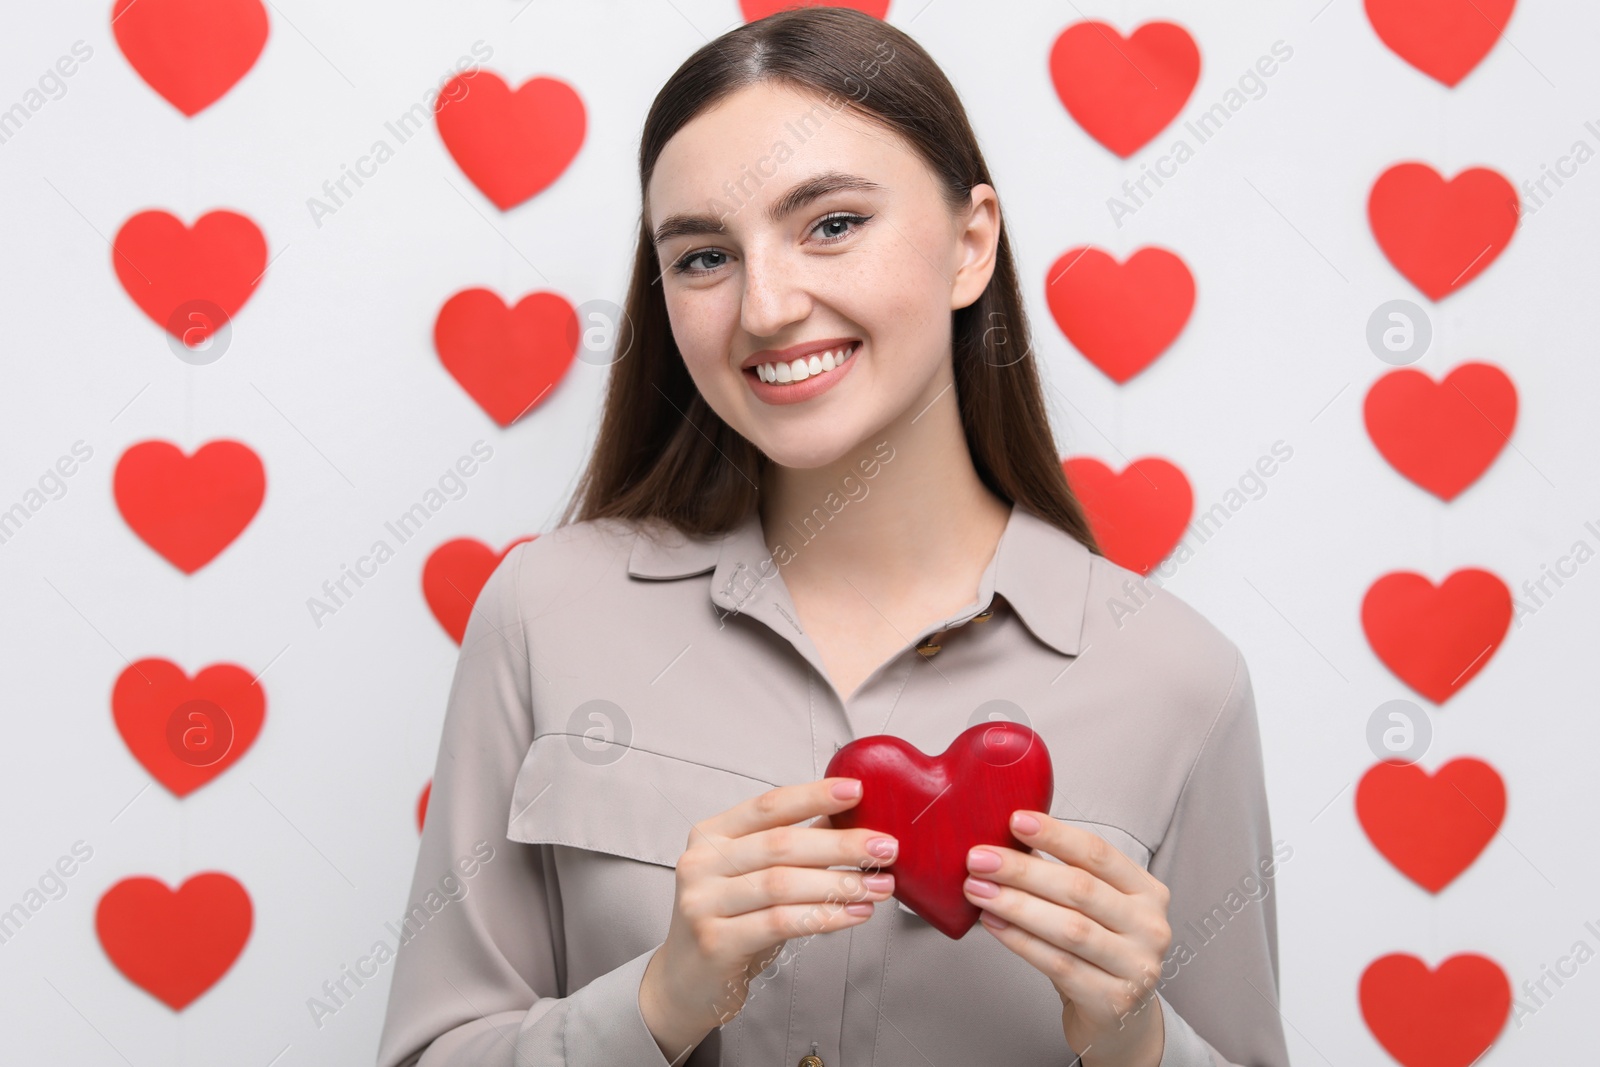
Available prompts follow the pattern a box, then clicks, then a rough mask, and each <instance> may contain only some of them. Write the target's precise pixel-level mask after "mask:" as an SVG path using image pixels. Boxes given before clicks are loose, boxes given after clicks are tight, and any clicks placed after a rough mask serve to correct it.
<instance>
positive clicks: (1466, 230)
mask: <svg viewBox="0 0 1600 1067" xmlns="http://www.w3.org/2000/svg"><path fill="white" fill-rule="evenodd" d="M1519 209H1520V202H1519V201H1518V199H1517V191H1516V189H1514V188H1512V186H1511V183H1510V182H1508V181H1506V180H1505V178H1503V177H1501V176H1500V175H1499V174H1497V173H1495V172H1494V171H1492V170H1490V169H1488V168H1487V167H1469V168H1468V169H1466V170H1464V171H1462V172H1461V173H1459V174H1457V175H1456V176H1455V177H1454V178H1451V179H1450V180H1449V181H1448V182H1447V181H1445V179H1444V177H1443V176H1442V175H1441V174H1440V173H1439V172H1438V171H1436V170H1434V169H1433V168H1432V167H1430V166H1428V165H1427V164H1426V163H1397V164H1395V165H1394V166H1392V167H1390V168H1389V169H1388V170H1386V171H1384V172H1383V173H1382V174H1381V175H1379V176H1378V180H1377V181H1376V182H1374V183H1373V184H1372V192H1371V193H1370V194H1369V195H1368V197H1367V220H1368V222H1369V223H1370V224H1371V226H1372V235H1373V236H1374V237H1375V238H1377V241H1378V247H1379V248H1381V249H1383V254H1384V255H1385V256H1387V257H1389V262H1390V263H1392V264H1394V267H1395V269H1396V270H1398V271H1399V272H1400V273H1401V274H1403V275H1405V276H1406V277H1407V278H1408V279H1410V281H1411V284H1413V285H1415V286H1416V287H1417V288H1418V289H1421V290H1422V291H1423V292H1424V293H1426V294H1427V295H1428V296H1429V298H1431V299H1433V300H1442V299H1443V298H1444V297H1446V296H1448V295H1449V294H1450V293H1453V292H1455V291H1456V290H1457V289H1460V288H1461V287H1462V286H1464V285H1466V284H1467V283H1468V282H1470V281H1472V279H1474V278H1476V277H1477V276H1478V275H1480V274H1482V273H1483V272H1484V270H1485V269H1487V268H1488V266H1489V264H1491V263H1493V262H1494V261H1495V259H1496V258H1497V257H1498V256H1499V255H1500V253H1501V252H1503V251H1505V248H1506V245H1508V244H1510V242H1511V235H1512V234H1513V233H1514V232H1515V231H1516V228H1517V213H1518V211H1519Z"/></svg>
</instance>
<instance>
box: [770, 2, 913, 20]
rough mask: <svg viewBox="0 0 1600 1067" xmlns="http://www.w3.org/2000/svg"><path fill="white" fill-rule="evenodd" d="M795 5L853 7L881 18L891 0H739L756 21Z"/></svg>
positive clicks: (886, 12) (887, 9) (886, 11)
mask: <svg viewBox="0 0 1600 1067" xmlns="http://www.w3.org/2000/svg"><path fill="white" fill-rule="evenodd" d="M793 7H851V8H855V9H856V10H857V11H860V12H863V13H864V14H868V15H871V16H872V17H873V18H877V19H881V18H883V17H884V16H885V15H887V14H888V13H889V0H739V13H740V14H742V15H743V16H744V20H745V21H746V22H755V21H756V20H757V19H764V18H766V17H767V16H768V15H773V14H776V13H778V12H779V11H787V10H789V9H790V8H793Z"/></svg>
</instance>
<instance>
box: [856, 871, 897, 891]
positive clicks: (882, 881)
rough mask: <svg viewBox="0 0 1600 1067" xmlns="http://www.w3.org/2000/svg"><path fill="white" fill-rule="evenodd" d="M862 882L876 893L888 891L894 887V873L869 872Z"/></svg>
mask: <svg viewBox="0 0 1600 1067" xmlns="http://www.w3.org/2000/svg"><path fill="white" fill-rule="evenodd" d="M861 884H862V885H864V886H866V887H867V888H868V889H870V890H872V891H873V892H874V893H887V892H888V891H889V890H891V889H893V888H894V875H892V874H869V875H867V876H865V877H864V878H862V879H861Z"/></svg>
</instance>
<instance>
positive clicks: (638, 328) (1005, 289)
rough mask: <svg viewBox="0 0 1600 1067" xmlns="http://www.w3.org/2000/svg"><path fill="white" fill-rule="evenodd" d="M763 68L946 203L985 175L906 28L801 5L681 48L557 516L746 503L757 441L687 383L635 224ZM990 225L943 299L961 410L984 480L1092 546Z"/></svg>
mask: <svg viewBox="0 0 1600 1067" xmlns="http://www.w3.org/2000/svg"><path fill="white" fill-rule="evenodd" d="M763 81H772V82H777V83H780V84H785V85H787V86H790V87H793V88H796V89H800V90H805V91H809V92H811V93H814V94H816V95H819V96H821V97H824V98H826V99H828V100H829V102H830V103H837V104H838V105H839V106H845V107H850V108H852V109H853V111H854V112H855V113H857V114H859V115H861V116H862V117H863V118H865V119H867V120H869V121H872V122H875V123H877V124H878V125H880V126H882V127H883V128H885V129H888V130H890V131H892V132H893V133H896V134H898V135H899V136H900V137H902V138H903V139H904V140H905V141H906V142H907V143H909V145H910V146H911V147H912V148H913V149H915V150H916V152H917V153H918V154H919V155H920V156H921V157H922V159H923V160H924V161H925V162H926V164H927V165H928V167H929V168H931V170H932V171H933V173H934V174H935V175H936V176H937V177H938V178H939V181H940V185H941V187H942V190H943V192H944V195H945V199H946V202H947V203H948V204H949V206H950V208H951V210H952V211H955V210H958V209H964V208H966V207H967V206H969V205H970V203H971V196H970V194H971V190H972V187H973V186H974V185H978V184H980V183H987V184H991V185H992V184H993V183H992V182H991V181H990V178H989V167H988V165H987V164H986V163H985V162H984V159H983V154H982V153H981V152H980V151H979V149H978V141H977V138H976V137H975V136H974V135H973V132H972V127H971V125H970V124H969V123H968V121H967V115H966V110H965V109H964V108H963V107H962V106H961V100H960V98H959V97H958V96H957V95H956V92H955V89H954V88H953V87H952V86H951V85H950V82H949V80H948V79H947V78H946V77H945V75H944V72H943V71H941V70H940V69H939V67H938V65H937V64H936V63H934V61H933V59H932V57H930V56H929V55H928V54H927V52H925V51H924V50H923V49H922V47H921V46H920V45H918V44H917V43H916V42H915V41H914V40H912V39H911V38H910V37H909V36H907V35H906V34H905V33H903V32H901V31H900V30H898V29H895V28H894V27H893V26H890V25H889V24H887V23H885V22H882V21H880V20H879V19H876V18H873V17H872V16H871V15H867V14H863V13H862V12H859V11H855V10H853V9H850V8H838V7H802V8H796V9H791V10H788V11H782V12H779V13H778V14H775V15H769V16H768V17H766V18H764V19H760V20H758V21H755V22H750V23H747V24H745V25H743V26H740V27H738V28H736V29H733V30H730V31H729V32H727V33H725V34H723V35H722V36H721V37H719V38H717V39H716V40H715V41H712V42H710V43H709V44H707V45H705V46H704V47H703V48H701V49H700V50H699V51H697V52H695V53H694V54H693V55H692V56H690V57H689V58H688V59H687V60H686V61H684V63H683V65H682V66H680V67H679V68H678V69H677V71H676V72H675V73H674V74H673V75H672V77H671V78H669V79H668V80H667V83H666V85H664V86H663V87H662V88H661V91H660V92H659V93H658V94H657V95H656V99H655V101H654V103H652V104H651V107H650V113H649V115H648V116H647V117H646V118H645V123H644V131H643V133H642V135H641V137H640V143H639V190H640V203H641V205H642V206H641V211H640V216H639V240H638V246H637V250H636V251H635V253H634V259H633V278H632V280H631V281H630V282H629V285H628V296H627V304H626V307H625V308H624V311H625V315H624V317H623V321H622V322H621V324H620V325H619V328H618V332H617V335H616V340H617V347H616V352H617V353H619V354H620V358H618V359H617V360H616V361H615V362H614V363H613V364H612V370H611V377H610V381H609V384H608V386H607V390H606V398H605V407H604V411H603V413H602V415H601V421H600V430H599V435H598V437H597V439H596V442H595V446H594V452H593V454H592V455H591V456H590V459H589V464H588V467H587V468H586V469H585V471H584V473H583V475H582V477H581V479H580V481H579V483H578V486H577V488H576V490H575V492H574V496H573V499H572V500H571V501H569V503H568V505H567V509H566V511H565V512H564V513H563V515H562V518H561V522H560V525H565V524H566V523H567V522H569V521H573V517H574V514H576V521H585V520H590V519H601V518H619V519H624V520H633V521H656V520H659V521H664V522H666V523H669V524H671V525H673V526H676V527H677V528H678V529H680V530H682V531H684V532H686V533H690V534H695V535H709V534H716V533H723V532H726V531H727V530H729V529H731V528H732V527H733V526H735V525H736V524H737V523H738V522H739V521H740V520H741V519H742V518H744V517H745V516H746V515H747V514H748V513H749V512H750V510H751V509H752V508H754V507H755V506H756V503H757V498H758V496H759V490H758V487H759V486H760V484H761V474H762V468H763V465H764V464H766V463H768V462H770V461H769V460H768V459H767V457H766V456H765V455H763V454H762V453H761V451H760V450H759V449H758V448H756V447H755V446H754V445H753V444H751V443H750V442H749V441H748V440H746V439H745V438H744V437H743V436H741V435H740V434H739V433H738V432H736V431H735V430H734V429H733V428H732V427H730V426H728V424H727V423H725V422H724V421H723V420H722V418H721V417H719V416H718V415H717V413H716V412H715V411H713V410H712V409H711V406H710V405H709V404H707V403H706V401H705V399H704V398H703V397H702V396H701V395H700V391H699V390H698V389H697V388H695V385H694V381H693V379H692V378H690V376H689V371H688V368H687V367H686V366H685V365H684V362H683V358H682V356H681V355H680V354H679V352H678V347H677V343H676V342H675V341H674V339H673V337H672V329H671V325H670V323H669V321H668V319H667V307H666V300H665V297H664V295H663V293H662V290H661V287H660V285H659V284H658V279H659V278H660V270H659V264H658V257H657V255H656V252H655V247H654V243H653V239H652V234H651V232H650V228H649V223H648V200H647V196H648V189H649V186H650V177H651V174H652V173H653V172H654V169H655V165H656V160H657V158H658V157H659V156H660V154H661V150H662V148H663V147H665V145H666V143H667V142H668V141H669V140H670V139H671V138H672V135H673V134H675V133H677V132H678V131H679V130H680V129H682V128H683V127H684V126H685V125H686V124H687V123H689V122H690V121H691V120H692V119H694V118H695V117H696V116H697V115H699V114H700V113H701V112H703V111H705V110H707V109H708V108H711V107H712V106H714V105H715V104H717V103H718V102H719V101H721V100H722V99H723V98H724V97H726V96H728V95H730V94H731V93H734V92H736V91H738V90H740V89H743V88H745V87H747V86H750V85H753V84H756V83H758V82H763ZM1007 231H1008V227H1006V226H1005V225H1004V224H1003V222H1002V225H1001V229H1000V241H999V247H998V249H997V254H996V260H995V269H994V274H993V276H992V277H991V278H990V280H989V284H988V287H987V288H986V289H985V290H984V292H983V295H982V296H980V297H979V298H978V299H977V300H976V301H974V302H973V303H972V304H970V305H968V306H967V307H964V308H959V309H956V310H955V311H953V312H951V314H952V315H953V316H954V317H953V319H952V322H951V335H952V358H953V361H954V365H953V373H954V379H955V390H956V395H957V397H958V404H959V407H960V412H961V423H962V427H963V429H964V431H965V434H966V439H967V447H968V449H969V450H970V452H971V455H972V461H973V466H974V467H975V468H976V470H977V472H978V476H979V477H980V478H981V479H982V480H983V483H984V484H985V485H986V486H988V488H989V489H990V490H991V491H992V492H994V494H995V495H996V496H998V497H1000V498H1001V499H1003V500H1005V501H1006V502H1007V503H1010V504H1017V505H1020V506H1022V507H1024V508H1026V509H1027V510H1030V511H1032V512H1034V513H1035V514H1037V515H1038V516H1040V517H1041V518H1043V519H1045V520H1046V521H1048V522H1050V523H1053V524H1054V525H1056V526H1058V527H1060V528H1061V529H1062V530H1065V531H1066V532H1067V533H1068V534H1071V535H1072V536H1073V537H1075V538H1077V539H1078V540H1079V541H1080V542H1082V543H1083V544H1084V545H1086V546H1088V548H1089V549H1090V550H1091V551H1094V552H1099V549H1098V548H1097V546H1096V544H1095V540H1094V535H1093V533H1092V532H1091V530H1090V528H1089V523H1088V521H1087V519H1086V518H1085V516H1084V513H1083V510H1082V508H1081V506H1080V505H1079V503H1078V500H1077V498H1076V497H1075V496H1074V495H1073V493H1072V490H1071V489H1070V488H1069V487H1068V485H1067V480H1066V476H1065V475H1064V473H1063V471H1062V467H1061V459H1060V457H1059V456H1058V455H1057V453H1056V446H1055V439H1054V436H1053V435H1052V433H1051V430H1050V420H1049V415H1048V413H1047V410H1046V408H1045V404H1044V397H1043V393H1042V390H1041V389H1040V385H1039V373H1038V367H1037V365H1036V364H1035V362H1034V355H1033V347H1032V343H1031V338H1030V335H1029V330H1028V319H1027V315H1026V313H1025V310H1024V307H1023V302H1022V294H1021V291H1020V290H1019V289H1018V287H1017V269H1016V263H1015V262H1014V261H1013V259H1012V256H1011V245H1010V242H1009V240H1008V239H1007V236H1006V234H1007Z"/></svg>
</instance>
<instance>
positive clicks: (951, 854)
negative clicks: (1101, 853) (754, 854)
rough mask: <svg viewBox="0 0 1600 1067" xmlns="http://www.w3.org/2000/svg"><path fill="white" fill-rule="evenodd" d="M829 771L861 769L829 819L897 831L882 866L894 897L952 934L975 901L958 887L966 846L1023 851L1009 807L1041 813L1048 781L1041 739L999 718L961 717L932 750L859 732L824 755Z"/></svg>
mask: <svg viewBox="0 0 1600 1067" xmlns="http://www.w3.org/2000/svg"><path fill="white" fill-rule="evenodd" d="M835 776H842V777H849V778H859V779H861V783H862V792H861V800H860V801H858V802H857V803H856V805H855V806H854V807H852V808H850V809H848V810H846V811H842V812H839V813H837V814H835V815H833V816H831V817H830V818H829V822H830V823H831V824H832V825H833V826H834V827H836V828H838V829H850V828H854V827H857V826H861V827H870V828H871V829H873V830H878V831H881V832H883V833H886V834H890V835H891V836H893V837H894V838H895V839H896V840H897V841H899V842H900V854H899V855H898V856H897V857H896V858H895V862H894V863H893V865H891V866H889V867H885V868H884V870H886V871H888V872H889V873H891V874H893V875H894V879H895V891H894V895H895V897H896V898H898V899H899V900H900V901H901V902H903V903H904V904H905V906H906V907H908V908H910V909H911V910H912V911H914V912H916V913H917V914H918V915H920V916H922V918H924V919H926V920H927V921H928V923H929V925H931V926H932V927H933V928H934V929H936V930H938V931H939V932H940V933H942V934H944V935H945V936H946V937H951V938H956V939H959V938H960V937H961V936H962V935H963V934H965V933H966V932H967V930H969V929H970V928H971V927H972V924H973V923H975V922H977V921H978V914H979V911H980V909H979V908H978V906H977V905H976V904H973V903H972V902H970V901H969V900H967V898H966V894H965V892H964V891H963V890H962V888H961V886H962V883H963V882H965V881H966V879H967V851H968V850H969V849H971V848H972V847H973V846H974V845H1002V846H1005V847H1007V848H1014V849H1016V850H1018V851H1019V852H1028V851H1029V848H1028V846H1027V845H1025V844H1023V843H1022V842H1021V841H1019V840H1018V839H1017V837H1016V835H1015V834H1013V833H1012V832H1011V813H1012V812H1013V811H1016V810H1017V809H1018V808H1026V809H1028V810H1030V811H1039V812H1046V813H1048V812H1049V810H1050V799H1051V796H1052V795H1053V793H1054V791H1055V781H1054V771H1053V770H1052V766H1051V762H1050V753H1049V752H1047V751H1046V750H1045V746H1044V739H1043V738H1042V737H1040V736H1039V735H1038V734H1036V733H1034V732H1033V731H1032V730H1030V729H1029V728H1028V727H1026V726H1023V725H1022V724H1020V723H1014V722H1007V721H1001V722H981V723H978V724H977V725H976V726H972V727H969V728H968V729H966V730H964V731H962V732H961V734H960V735H958V736H957V737H956V739H955V740H954V741H952V742H951V743H950V747H949V748H947V749H945V750H944V751H943V752H941V753H940V754H939V755H937V756H927V755H924V754H923V753H922V752H919V751H918V750H917V749H916V748H914V747H912V746H911V745H910V744H908V743H907V742H905V741H903V740H901V739H900V738H898V737H894V736H891V735H889V734H873V735H871V736H869V737H859V738H857V739H856V740H854V741H852V742H850V743H849V744H847V745H845V746H844V747H843V748H841V749H839V751H837V752H835V753H834V754H833V759H831V760H829V761H828V769H827V772H826V773H825V774H824V777H827V778H832V777H835ZM935 801H937V803H935Z"/></svg>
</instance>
